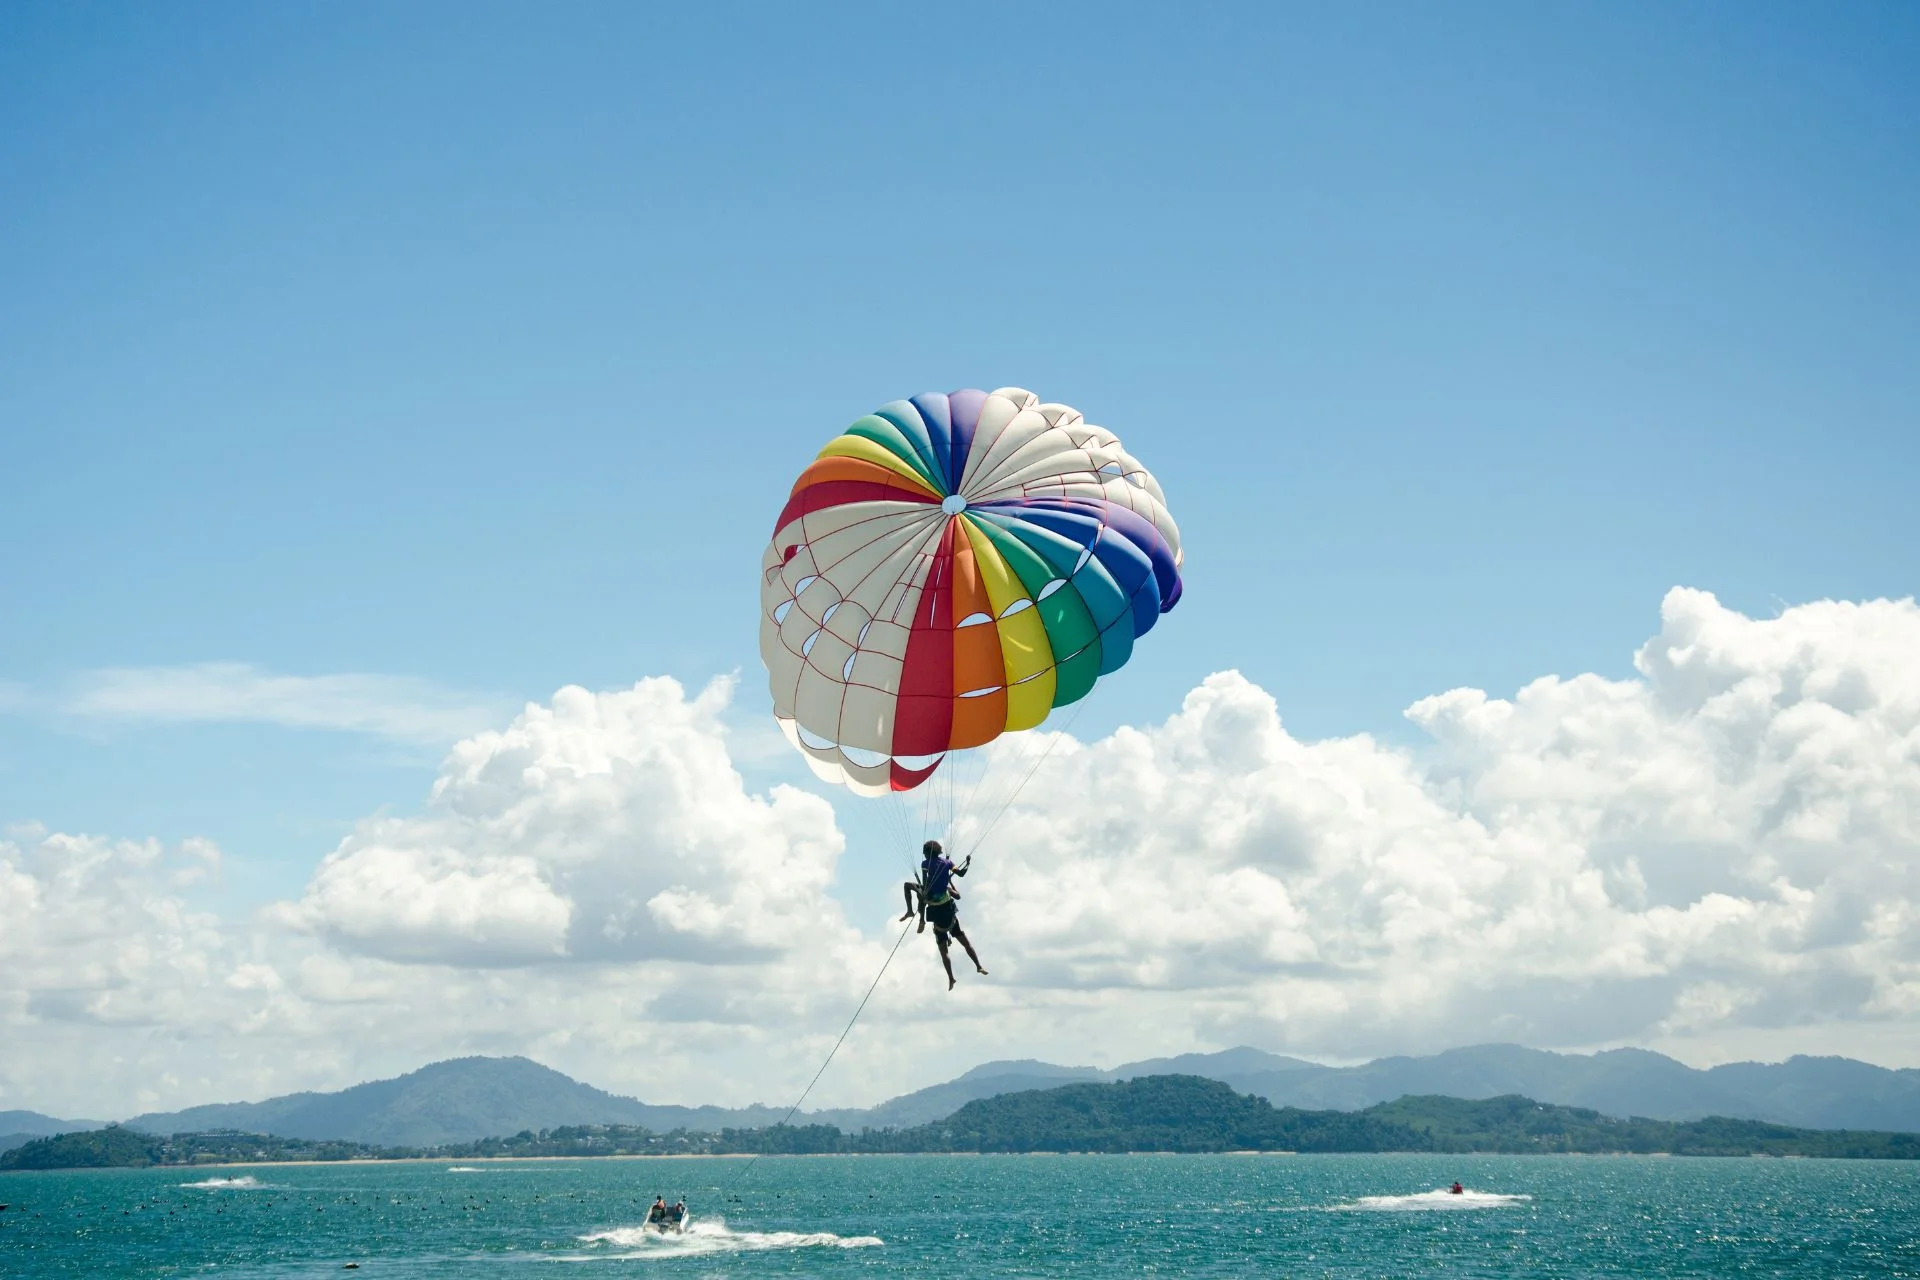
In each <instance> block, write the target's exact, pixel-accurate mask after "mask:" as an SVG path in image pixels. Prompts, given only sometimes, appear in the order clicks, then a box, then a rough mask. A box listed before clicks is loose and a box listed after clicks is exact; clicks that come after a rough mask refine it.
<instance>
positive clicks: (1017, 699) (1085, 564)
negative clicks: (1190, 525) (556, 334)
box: [760, 387, 1181, 795]
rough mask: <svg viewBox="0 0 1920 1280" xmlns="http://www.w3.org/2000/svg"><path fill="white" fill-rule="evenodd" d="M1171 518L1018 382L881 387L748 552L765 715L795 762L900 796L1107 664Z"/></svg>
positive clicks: (1166, 578) (1172, 586) (1067, 412)
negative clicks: (993, 386)
mask: <svg viewBox="0 0 1920 1280" xmlns="http://www.w3.org/2000/svg"><path fill="white" fill-rule="evenodd" d="M1180 566H1181V555H1180V531H1179V529H1178V528H1177V527H1176V526H1175V525H1174V522H1173V517H1172V516H1171V515H1169V514H1168V512H1167V507H1166V499H1165V495H1164V494H1162V492H1161V490H1160V485H1159V483H1158V482H1157V481H1155V480H1154V478H1153V476H1152V475H1151V474H1150V473H1149V472H1148V471H1147V469H1146V468H1145V467H1143V466H1141V465H1140V463H1139V462H1137V461H1136V460H1135V459H1134V458H1133V457H1132V456H1131V455H1130V454H1128V453H1127V451H1126V450H1125V449H1124V448H1122V447H1121V444H1120V441H1119V439H1118V438H1117V437H1115V436H1114V434H1113V433H1112V432H1110V431H1108V430H1106V429H1105V428H1103V427H1096V426H1092V425H1090V424H1089V423H1087V422H1086V421H1085V420H1084V419H1083V418H1082V417H1081V416H1080V415H1079V413H1077V412H1075V411H1074V410H1073V409H1070V408H1068V407H1067V406H1066V405H1062V404H1046V403H1043V402H1041V400H1040V399H1039V397H1037V396H1035V395H1034V394H1033V393H1031V392H1028V391H1023V390H1021V389H1020V388H1018V387H1004V388H1002V389H1000V390H998V391H993V392H985V391H955V392H953V393H951V394H948V395H940V394H938V393H933V394H926V395H918V396H914V397H913V398H912V399H910V400H895V401H893V402H892V403H890V404H886V405H883V406H881V407H880V408H879V409H877V410H875V411H874V412H873V413H870V414H868V415H867V416H866V417H863V418H861V419H859V420H858V421H857V422H855V423H854V424H853V425H852V426H850V427H848V428H847V429H846V430H845V431H844V432H842V433H841V434H840V435H838V436H836V437H834V439H833V440H831V441H829V442H828V444H827V446H826V447H825V448H824V449H822V450H821V451H820V453H819V456H818V457H816V458H815V459H814V461H813V463H812V464H811V465H810V466H808V467H807V468H806V470H805V471H803V472H801V474H800V478H799V479H798V480H797V481H795V482H794V486H793V490H792V493H791V495H790V496H789V497H788V499H787V504H786V507H785V508H784V509H783V510H782V511H781V512H780V516H779V519H778V520H776V521H775V522H774V533H773V540H772V542H770V543H769V544H768V546H767V551H766V555H765V557H764V559H763V561H762V564H761V618H760V653H761V656H762V658H763V659H764V660H765V661H766V665H767V673H768V683H769V686H770V688H771V690H772V694H773V706H774V715H775V717H776V718H777V719H778V721H779V723H780V726H781V728H782V729H783V730H784V731H785V733H786V735H787V737H788V739H789V741H791V742H792V743H793V744H794V746H796V747H797V748H799V750H800V751H801V752H802V753H804V754H805V756H806V758H807V760H808V761H809V762H810V763H811V765H812V766H813V769H814V772H815V773H817V774H818V775H819V776H820V777H822V778H825V779H827V780H829V781H832V782H840V783H845V784H846V785H848V786H850V787H852V788H854V789H855V790H856V791H860V792H863V793H866V794H875V795H877V794H883V793H885V792H888V791H906V790H910V789H912V788H913V787H916V786H918V785H919V784H920V783H922V782H924V781H925V780H926V779H927V778H928V777H929V776H931V775H932V774H933V772H934V770H935V769H936V768H938V766H939V764H940V761H941V760H942V759H943V758H944V757H945V755H946V753H948V752H950V751H959V750H964V749H966V748H969V747H979V746H983V745H985V744H986V743H988V742H991V741H993V739H995V738H997V737H999V736H1000V735H1001V734H1003V733H1010V732H1014V731H1017V730H1021V729H1031V728H1034V727H1035V726H1037V725H1039V724H1040V723H1042V722H1043V721H1044V720H1045V719H1046V718H1047V715H1048V713H1049V712H1051V711H1052V710H1053V709H1054V708H1055V707H1061V706H1065V705H1067V704H1068V703H1071V702H1074V701H1077V700H1078V699H1080V698H1083V697H1085V696H1086V695H1087V693H1088V692H1089V691H1091V690H1092V688H1093V686H1094V683H1095V682H1096V681H1097V680H1098V679H1099V678H1100V677H1101V676H1103V675H1108V674H1110V673H1112V672H1114V671H1117V670H1119V669H1120V667H1121V666H1123V665H1124V664H1125V663H1126V661H1127V659H1128V657H1129V656H1131V654H1132V653H1133V646H1134V642H1135V641H1136V640H1138V639H1139V638H1140V637H1141V636H1143V635H1145V634H1146V633H1147V632H1148V631H1150V630H1151V629H1152V628H1153V625H1154V623H1155V622H1156V621H1157V620H1158V619H1159V617H1160V615H1161V614H1163V613H1165V612H1167V611H1168V610H1169V609H1171V608H1173V606H1174V605H1175V604H1177V603H1178V602H1179V600H1180Z"/></svg>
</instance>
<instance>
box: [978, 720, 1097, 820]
mask: <svg viewBox="0 0 1920 1280" xmlns="http://www.w3.org/2000/svg"><path fill="white" fill-rule="evenodd" d="M1086 705H1087V704H1086V702H1085V701H1084V700H1083V701H1081V702H1080V703H1079V704H1077V705H1076V706H1075V707H1074V709H1073V710H1072V711H1070V712H1069V713H1068V714H1067V721H1066V723H1065V724H1063V725H1061V726H1060V728H1059V729H1057V730H1055V731H1054V732H1053V733H1051V734H1049V735H1048V737H1047V749H1046V750H1045V751H1042V752H1040V753H1039V757H1038V758H1037V759H1036V760H1034V762H1033V763H1032V764H1031V765H1029V766H1028V767H1027V770H1026V772H1025V773H1024V774H1022V775H1021V777H1020V780H1019V781H1018V782H1016V783H1015V784H1014V785H1013V787H1012V789H1010V790H1009V791H1008V792H1007V793H1006V798H1005V799H1004V800H1002V801H1001V802H1000V807H999V808H997V809H995V810H994V811H993V817H991V818H989V819H988V820H987V824H986V826H984V827H982V828H981V829H980V834H979V835H977V836H975V837H974V840H973V844H972V845H971V846H970V847H969V848H968V849H967V856H968V857H972V856H973V855H974V854H975V853H976V852H978V851H979V849H980V846H981V845H983V844H985V843H986V842H987V837H988V836H989V835H992V834H993V829H994V828H995V827H996V826H998V825H999V824H1000V819H1001V818H1002V817H1004V816H1005V815H1006V812H1007V810H1008V809H1009V808H1011V807H1012V805H1013V802H1014V801H1015V800H1017V799H1019V797H1020V793H1021V792H1022V791H1024V790H1026V787H1027V783H1029V782H1031V781H1033V775H1034V774H1036V773H1038V772H1040V766H1041V765H1043V764H1045V763H1046V762H1047V758H1048V757H1049V756H1051V755H1052V754H1053V749H1054V748H1055V747H1057V746H1059V745H1060V740H1061V739H1062V738H1065V737H1067V736H1068V735H1069V733H1070V731H1071V730H1072V728H1073V726H1074V724H1075V722H1076V721H1078V720H1079V719H1080V712H1081V710H1082V709H1083V708H1084V707H1085V706H1086Z"/></svg>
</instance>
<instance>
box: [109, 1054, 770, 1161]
mask: <svg viewBox="0 0 1920 1280" xmlns="http://www.w3.org/2000/svg"><path fill="white" fill-rule="evenodd" d="M780 1114H781V1113H779V1112H777V1111H774V1110H773V1109H772V1108H767V1107H761V1108H746V1109H743V1110H730V1109H723V1108H719V1107H656V1106H648V1105H647V1104H646V1103H643V1102H639V1101H636V1100H635V1099H633V1098H622V1097H619V1096H617V1095H615V1094H611V1093H606V1092H603V1091H601V1090H599V1089H596V1088H594V1087H593V1086H591V1085H585V1084H581V1083H580V1082H579V1081H577V1080H574V1079H572V1078H571V1077H569V1076H565V1075H562V1074H561V1073H560V1072H558V1071H555V1070H553V1069H552V1068H551V1067H543V1066H541V1065H540V1064H539V1063H537V1062H532V1061H529V1060H528V1059H526V1058H454V1059H451V1060H449V1061H446V1062H436V1063H434V1064H432V1065H431V1066H426V1067H422V1068H421V1069H420V1070H418V1071H411V1072H408V1073H407V1074H406V1075H403V1076H399V1077H396V1078H394V1079H392V1080H375V1081H371V1082H369V1083H367V1084H360V1085H355V1086H353V1087H352V1088H350V1089H342V1090H341V1091H340V1092H338V1093H294V1094H288V1095H286V1096H284V1097H279V1098H269V1099H267V1100H266V1101H264V1102H233V1103H224V1104H216V1105H213V1106H204V1107H189V1108H188V1109H187V1110H185V1111H174V1112H156V1113H150V1114H147V1115H142V1116H135V1117H134V1118H133V1119H131V1120H129V1121H127V1122H126V1123H127V1127H128V1128H130V1129H139V1130H141V1131H143V1132H146V1133H151V1134H173V1133H189V1132H202V1131H208V1130H226V1129H234V1130H241V1131H245V1132H249V1133H271V1134H276V1135H278V1136H280V1137H283V1138H306V1139H311V1140H316V1141H317V1140H326V1139H337V1140H342V1141H348V1142H359V1143H371V1144H374V1145H378V1146H399V1147H428V1146H438V1145H440V1144H443V1143H450V1142H471V1141H474V1140H476V1139H479V1138H484V1137H487V1136H489V1135H492V1134H502V1133H518V1132H520V1131H521V1130H539V1129H550V1128H554V1127H556V1126H559V1125H570V1124H624V1125H638V1126H643V1127H646V1128H649V1129H655V1130H670V1129H677V1128H711V1129H719V1128H721V1127H722V1126H723V1125H725V1124H730V1123H731V1124H771V1123H773V1122H774V1121H775V1120H778V1119H779V1118H780Z"/></svg>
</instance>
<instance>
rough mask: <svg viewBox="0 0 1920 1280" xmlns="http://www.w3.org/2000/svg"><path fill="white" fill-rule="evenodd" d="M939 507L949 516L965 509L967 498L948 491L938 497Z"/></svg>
mask: <svg viewBox="0 0 1920 1280" xmlns="http://www.w3.org/2000/svg"><path fill="white" fill-rule="evenodd" d="M940 509H941V510H942V511H944V512H946V513H947V514H948V515H950V516H957V515H959V514H960V513H961V512H962V511H965V510H966V509H967V500H966V499H965V498H963V497H961V496H960V495H959V494H957V493H950V494H948V495H947V496H946V497H944V498H942V499H940Z"/></svg>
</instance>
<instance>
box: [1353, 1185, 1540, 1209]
mask: <svg viewBox="0 0 1920 1280" xmlns="http://www.w3.org/2000/svg"><path fill="white" fill-rule="evenodd" d="M1531 1199H1533V1197H1532V1196H1509V1195H1501V1194H1500V1193H1498V1192H1495V1191H1462V1192H1460V1193H1459V1194H1458V1195H1455V1194H1454V1193H1453V1192H1451V1191H1449V1190H1447V1189H1446V1188H1445V1187H1440V1188H1438V1189H1436V1190H1433V1191H1417V1192H1415V1193H1414V1194H1412V1195H1410V1196H1361V1197H1360V1198H1359V1199H1358V1200H1354V1201H1350V1202H1348V1203H1347V1204H1337V1205H1334V1206H1333V1207H1334V1208H1336V1209H1373V1210H1384V1211H1386V1212H1388V1213H1405V1212H1409V1211H1417V1210H1422V1209H1500V1208H1505V1207H1507V1206H1510V1205H1516V1204H1524V1203H1526V1202H1527V1201H1529V1200H1531Z"/></svg>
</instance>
